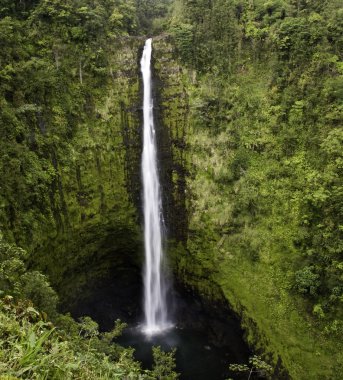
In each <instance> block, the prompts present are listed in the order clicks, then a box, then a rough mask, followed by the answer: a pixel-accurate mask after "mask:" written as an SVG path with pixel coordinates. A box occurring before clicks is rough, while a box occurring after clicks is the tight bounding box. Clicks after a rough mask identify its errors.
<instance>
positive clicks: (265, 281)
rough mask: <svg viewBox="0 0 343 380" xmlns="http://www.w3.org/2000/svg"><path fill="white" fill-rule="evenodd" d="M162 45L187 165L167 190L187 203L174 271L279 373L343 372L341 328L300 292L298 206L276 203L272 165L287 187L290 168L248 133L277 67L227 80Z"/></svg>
mask: <svg viewBox="0 0 343 380" xmlns="http://www.w3.org/2000/svg"><path fill="white" fill-rule="evenodd" d="M154 46H155V52H154V68H155V77H156V78H158V80H160V81H161V83H162V84H163V85H160V86H158V88H159V89H160V92H159V100H160V104H161V106H160V107H161V110H160V114H159V117H160V118H161V119H162V122H161V123H162V124H163V125H164V126H165V128H166V130H167V131H168V138H169V141H170V146H171V153H170V152H169V153H168V154H171V155H172V157H173V159H174V161H170V162H174V164H175V163H176V166H177V165H179V166H178V168H179V167H182V171H178V170H173V169H171V170H170V171H169V172H168V171H167V173H168V174H167V175H166V176H167V180H165V183H169V185H168V189H167V190H166V191H167V194H170V193H168V190H172V195H173V197H174V198H173V197H171V199H173V201H174V202H175V201H176V204H177V202H180V203H179V204H182V207H185V208H186V211H185V210H183V211H182V212H180V213H179V212H176V213H175V214H173V211H171V212H170V213H171V214H170V215H173V216H172V217H170V220H171V221H172V222H171V223H175V226H176V229H178V228H179V227H180V226H182V227H181V229H182V233H181V234H180V235H177V234H175V235H173V234H170V236H169V237H170V239H169V241H168V255H169V260H170V263H171V265H172V267H173V270H174V273H175V276H176V277H177V279H178V281H180V282H182V283H184V284H185V285H186V287H188V288H190V289H193V290H194V291H196V292H197V293H198V294H200V295H201V296H202V297H204V298H207V299H208V300H214V301H217V300H218V301H219V302H221V301H220V300H222V301H223V302H224V303H225V301H226V302H228V303H229V304H230V306H231V308H232V309H233V310H234V311H235V312H236V313H237V314H238V315H239V316H240V319H241V321H242V326H243V327H244V328H245V331H246V338H247V341H248V342H249V343H250V344H251V345H252V346H254V347H255V348H256V350H258V351H261V352H264V353H265V355H266V357H267V358H269V361H270V362H271V363H274V366H275V368H276V374H275V376H276V378H282V376H284V374H283V371H282V367H283V368H285V376H287V373H288V374H289V376H290V377H291V378H293V379H297V380H298V379H299V380H302V379H304V380H305V379H308V378H309V377H311V378H313V379H318V380H319V379H339V378H340V376H341V368H342V365H343V356H342V341H341V340H340V339H339V336H340V335H339V334H340V333H339V332H337V335H336V336H335V335H330V334H328V331H327V328H326V324H325V321H321V320H320V319H318V318H317V317H315V316H313V314H311V310H310V311H309V307H311V306H309V304H308V303H306V301H304V300H301V299H300V298H299V297H298V296H297V295H295V294H294V292H293V291H292V286H291V273H292V272H291V271H292V268H293V270H294V267H293V266H294V265H296V257H297V255H299V252H298V250H297V247H295V245H294V241H293V239H294V236H296V235H297V232H298V230H297V224H296V217H295V214H294V209H291V210H290V211H287V207H286V211H285V210H284V209H282V208H281V206H280V204H279V203H277V202H279V201H280V199H279V200H277V199H276V200H275V198H277V196H280V197H281V199H282V197H283V196H284V194H283V193H280V194H276V196H275V191H279V190H275V189H274V188H273V187H272V186H271V187H269V188H268V182H267V177H265V173H264V169H265V170H266V172H268V170H270V171H271V172H272V173H273V174H272V175H273V176H272V178H275V177H274V176H275V173H274V172H273V171H274V170H276V178H278V176H279V175H280V176H281V180H280V181H281V185H280V186H281V188H282V189H283V190H281V192H282V191H284V187H282V183H283V182H282V178H283V177H282V175H283V174H282V173H280V174H277V173H278V171H277V170H279V171H280V168H279V166H277V165H279V164H278V163H275V162H273V160H272V159H270V158H268V157H267V156H266V155H263V154H260V153H259V151H258V149H257V150H254V149H255V148H254V145H253V142H251V141H250V140H249V139H250V138H251V136H252V135H253V133H255V132H253V131H255V130H256V129H257V131H258V132H256V133H262V132H261V129H262V131H264V130H263V128H265V126H263V125H260V124H259V118H258V116H256V115H255V112H258V111H257V110H258V108H255V107H253V108H251V109H250V108H249V107H250V106H249V105H250V104H254V105H256V107H261V108H262V110H264V108H263V107H265V103H266V102H267V99H268V96H269V88H268V86H267V83H268V78H270V76H271V71H272V70H273V67H269V66H268V65H265V64H264V65H255V66H253V65H251V66H250V67H249V70H248V71H247V72H240V71H239V70H238V71H237V72H233V73H232V74H231V77H230V78H228V79H227V84H225V85H223V84H222V83H217V82H216V81H218V80H220V79H218V78H216V77H211V75H210V74H204V75H199V76H197V75H195V72H193V71H192V70H187V69H185V68H184V67H182V65H180V64H179V63H178V58H177V57H176V55H174V53H173V52H175V49H174V47H173V46H172V44H171V41H170V40H168V38H160V39H157V40H156V41H155V43H154ZM266 112H267V111H266ZM255 116H256V117H255ZM249 117H250V119H249ZM247 119H249V120H247ZM254 128H255V129H254ZM247 136H248V137H247ZM239 138H240V139H241V141H240V140H239ZM173 141H175V142H176V143H175V144H173ZM241 144H245V145H244V147H241ZM249 144H252V145H251V146H252V148H251V147H250V145H249ZM249 149H250V150H249ZM247 172H249V175H250V177H249V176H248V180H247V182H244V181H245V177H244V175H245V173H247ZM179 179H181V183H182V189H183V192H182V194H183V195H181V193H178V189H179V188H178V187H177V183H178V180H179ZM173 180H175V182H174V181H173ZM249 181H250V182H249ZM272 181H273V180H272ZM274 190H275V191H274ZM257 191H260V192H261V193H258V192H257ZM256 194H259V196H258V199H257V198H255V197H256ZM266 194H269V195H268V197H266ZM273 194H274V195H273ZM274 201H275V204H274V203H273V202H274ZM284 202H285V203H284V205H287V199H285V200H284ZM256 204H260V206H261V205H262V206H261V207H262V210H265V214H263V211H261V213H262V216H261V215H260V214H259V212H260V211H259V210H258V209H256ZM174 205H175V203H174ZM173 207H174V211H175V210H177V207H175V206H173ZM268 210H269V211H268ZM281 212H283V213H284V214H281ZM182 223H183V224H182ZM271 226H274V227H273V228H271ZM179 236H182V238H181V239H179V238H178V237H179ZM292 265H293V266H292ZM337 317H339V314H338V315H336V317H335V318H336V319H337ZM329 327H330V326H329Z"/></svg>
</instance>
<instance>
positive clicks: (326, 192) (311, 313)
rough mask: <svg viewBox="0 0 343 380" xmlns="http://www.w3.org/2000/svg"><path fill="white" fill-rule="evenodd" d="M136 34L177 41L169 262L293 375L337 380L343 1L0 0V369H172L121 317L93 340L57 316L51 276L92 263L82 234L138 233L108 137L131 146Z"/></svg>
mask: <svg viewBox="0 0 343 380" xmlns="http://www.w3.org/2000/svg"><path fill="white" fill-rule="evenodd" d="M145 34H149V35H150V34H152V35H155V34H163V35H164V34H167V35H169V36H170V37H171V41H172V44H173V46H174V52H173V53H174V56H175V59H177V60H179V62H180V64H181V66H182V70H181V69H180V70H179V69H178V74H179V75H181V74H180V73H182V75H183V83H182V85H183V86H184V88H185V89H186V91H187V99H186V98H183V97H182V98H181V97H179V100H180V99H181V101H184V102H186V101H187V102H189V110H190V112H189V114H188V115H187V117H188V121H187V123H188V126H187V127H188V130H187V133H186V135H187V136H186V144H185V146H184V148H185V155H186V157H187V162H188V163H187V168H186V169H187V170H186V171H187V173H188V177H187V191H186V194H187V197H188V198H187V207H188V210H187V212H188V215H189V218H188V219H189V220H188V223H189V231H187V233H186V234H185V235H187V234H188V239H187V241H186V242H183V245H182V246H181V245H179V246H177V248H176V251H177V252H176V253H174V252H172V255H173V257H174V256H175V259H174V258H173V260H174V261H175V263H176V264H175V268H174V269H175V272H176V273H177V275H178V276H179V278H180V280H181V281H182V280H183V281H185V282H188V283H189V284H190V285H191V286H193V287H194V288H197V289H200V291H201V292H203V293H204V294H206V293H207V294H213V293H212V291H213V289H210V290H209V289H208V287H209V286H211V285H208V284H211V283H213V282H215V283H216V285H219V287H220V288H221V289H222V291H223V293H224V295H225V296H226V297H227V299H228V300H229V302H230V303H231V305H232V307H233V308H234V310H235V311H237V313H239V314H240V315H241V316H242V318H243V319H242V321H243V325H244V327H245V328H246V329H247V335H248V336H247V338H248V340H249V342H251V343H252V344H254V345H255V346H256V347H257V348H260V349H261V352H268V353H270V355H269V357H268V356H266V358H268V359H269V363H271V364H273V365H275V364H276V363H278V362H279V363H280V362H282V365H283V366H284V368H285V369H286V370H287V372H288V373H289V375H290V377H291V378H292V379H300V380H301V379H308V378H310V379H330V380H331V379H340V378H341V373H342V367H343V357H342V352H343V348H342V341H343V339H342V337H343V332H342V330H343V322H342V321H343V310H342V301H343V261H342V249H343V243H342V241H343V240H342V230H343V226H342V220H343V217H342V211H343V187H342V178H343V149H342V148H343V144H342V143H343V129H342V112H343V104H342V100H343V77H342V74H343V63H342V54H343V8H342V4H341V1H339V0H325V1H319V0H268V1H265V0H175V1H168V0H165V1H158V0H126V1H125V0H73V1H71V0H31V1H30V0H21V1H12V0H0V46H1V49H0V137H1V138H0V152H1V158H0V168H1V183H0V229H1V232H2V233H3V236H4V237H3V238H2V240H1V242H0V290H1V294H0V296H1V300H0V350H1V354H0V378H1V375H7V376H9V378H11V379H12V378H13V379H15V378H29V379H32V378H37V379H45V378H48V379H50V378H57V379H68V378H73V379H74V378H77V379H96V378H102V379H107V378H108V379H115V378H118V379H122V378H125V377H126V378H138V377H139V376H142V378H147V379H149V378H159V379H164V378H165V379H173V378H176V376H177V375H176V374H175V372H174V371H173V370H174V365H173V360H172V357H171V356H170V355H169V356H168V354H163V353H161V352H160V351H159V350H158V349H156V350H155V352H154V355H155V359H156V365H155V367H154V369H153V370H152V371H145V372H144V371H143V370H141V368H140V366H139V364H138V363H137V362H135V361H134V360H133V357H132V352H131V351H130V350H124V349H122V348H120V347H119V346H117V345H116V344H111V345H110V344H109V343H110V342H111V341H112V340H113V339H114V338H115V337H116V336H117V334H119V332H120V330H121V328H122V325H121V324H120V323H119V322H118V323H117V325H116V327H115V329H114V330H113V331H112V332H109V333H105V334H103V333H100V332H99V331H98V328H97V326H96V324H95V322H93V321H91V320H90V319H88V318H85V319H83V320H81V321H79V322H75V321H73V320H72V318H71V317H70V316H66V315H62V314H60V313H59V312H58V296H57V294H56V291H55V290H54V289H53V288H52V286H51V285H50V284H49V281H51V282H52V283H53V285H54V286H55V285H56V284H58V285H60V284H59V279H58V278H59V277H66V276H65V272H63V270H62V269H61V268H62V267H64V266H65V262H63V260H62V259H61V255H65V257H66V258H67V259H66V260H67V261H70V262H72V263H73V264H72V265H76V266H77V265H78V258H79V256H77V255H78V254H79V253H77V250H78V249H79V250H80V251H82V252H83V253H82V254H81V257H82V255H83V260H84V261H85V262H88V261H87V260H88V256H87V255H88V254H89V256H91V254H92V251H91V249H92V248H90V250H89V251H87V250H86V249H84V247H83V246H82V245H81V246H82V248H79V245H80V244H82V243H81V242H82V241H85V242H87V243H88V242H89V241H91V240H90V238H89V236H90V235H87V233H89V232H88V231H93V230H95V232H94V231H93V232H92V234H93V235H92V237H93V238H94V236H102V235H104V234H105V233H106V232H107V231H108V230H113V229H117V230H120V231H121V233H122V235H130V236H134V234H135V233H137V231H136V230H137V229H138V228H136V227H137V226H134V224H135V223H136V219H135V218H136V211H135V210H134V207H133V204H132V203H134V202H132V200H131V198H130V197H131V196H132V195H131V194H127V193H130V191H128V188H129V185H128V182H129V179H128V174H127V172H128V171H129V169H128V168H127V167H126V166H125V165H126V164H125V163H124V161H125V160H126V161H127V160H128V162H130V159H131V158H130V157H131V156H130V155H129V153H127V151H126V153H124V152H123V151H122V150H120V149H121V148H118V150H116V149H114V148H113V146H117V145H118V146H119V145H120V146H122V145H124V144H127V146H131V145H134V139H135V138H136V137H135V135H133V136H131V135H129V134H127V131H126V130H125V128H124V129H123V128H122V126H121V124H123V125H125V127H126V126H130V125H131V126H134V125H135V124H134V121H133V119H134V116H132V115H133V112H134V111H132V110H131V109H132V108H135V107H136V106H135V105H132V102H133V101H135V102H136V100H137V97H139V85H138V84H137V81H136V82H135V81H134V80H133V79H132V78H133V77H136V76H138V74H137V72H136V71H135V69H133V71H132V70H131V68H132V67H134V66H135V65H136V66H138V57H136V54H137V52H138V49H137V48H136V46H131V45H130V44H138V45H142V44H143V40H144V39H140V37H139V36H142V35H145ZM137 36H138V37H137ZM168 38H169V37H168ZM132 41H136V42H132ZM138 45H137V46H138ZM157 64H158V63H156V65H157ZM160 65H162V66H163V65H165V66H168V65H171V63H170V62H169V61H168V59H167V60H165V61H163V63H162V64H161V63H160ZM130 70H131V71H130ZM166 91H172V90H170V88H168V89H166ZM176 97H177V96H175V94H173V96H170V99H169V100H168V101H169V102H170V103H172V102H176V100H174V98H176ZM185 99H186V100H185ZM173 104H174V103H173ZM175 104H176V103H175ZM187 107H188V105H187ZM171 108H173V107H171ZM174 108H175V107H174ZM124 114H128V115H129V116H127V117H126V116H124ZM175 115H176V111H175ZM175 115H174V116H175ZM169 117H170V118H173V114H171V115H169ZM169 121H170V120H169ZM166 124H168V123H166ZM119 126H120V127H119ZM136 143H137V141H136ZM130 144H131V145H130ZM105 157H109V158H108V161H106V158H105ZM128 157H129V158H128ZM113 220H114V222H113ZM100 222H101V223H102V224H101V227H98V226H99V225H100ZM80 226H86V227H87V229H86V228H84V229H83V227H82V228H81V227H80ZM128 226H129V227H128ZM135 228H136V230H135ZM69 230H75V231H83V235H82V234H80V235H79V240H77V239H75V240H72V239H70V238H68V237H66V236H67V235H64V234H67V232H68V231H69ZM84 231H86V232H84ZM104 231H105V232H104ZM134 231H136V232H134ZM89 234H90V233H89ZM56 237H61V240H58V239H56V240H54V241H56V243H55V245H56V246H58V247H59V248H58V249H57V250H56V247H54V246H53V248H54V249H55V251H56V252H57V256H53V255H52V252H51V255H50V251H49V249H47V248H44V247H45V244H46V240H48V238H49V239H50V240H53V239H55V238H56ZM85 237H86V238H85ZM63 239H64V240H69V241H71V242H70V243H68V244H69V245H68V246H67V248H66V246H62V245H61V244H60V241H62V240H63ZM115 239H117V240H120V238H118V236H115ZM115 239H114V240H115ZM64 240H63V241H64ZM117 240H116V241H117ZM112 242H113V240H111V244H112ZM106 244H107V243H106ZM19 246H21V247H24V248H25V249H26V250H25V251H24V250H22V249H21V248H18V247H19ZM99 246H101V247H102V248H103V246H104V244H103V242H101V245H100V243H99ZM130 247H131V248H130V249H134V248H135V247H136V245H135V242H134V238H132V241H130ZM50 248H51V247H50ZM94 249H96V248H94ZM52 250H53V249H51V251H52ZM26 251H27V252H28V253H26ZM33 252H35V253H36V252H39V253H40V254H41V258H40V263H43V264H40V265H39V268H38V269H40V270H41V271H38V270H36V269H37V268H35V265H34V263H32V255H31V254H32V253H33ZM42 252H43V253H44V254H42ZM56 257H57V259H56ZM48 262H50V264H49V265H50V266H49V265H48V264H47V263H48ZM54 263H56V266H60V268H59V269H56V271H55V272H54V273H51V272H49V270H50V269H49V270H47V272H49V273H48V274H49V276H50V277H49V278H48V277H47V276H46V274H47V273H44V274H43V273H42V270H43V269H45V268H47V267H49V268H51V266H52V265H53V264H54ZM32 267H33V268H32ZM82 281H84V282H85V281H86V280H85V279H84V278H83V279H82ZM61 286H62V285H61ZM71 287H74V288H75V289H76V288H77V287H76V284H70V288H71ZM59 290H60V289H59ZM69 290H70V289H69V288H68V289H67V290H65V293H68V292H69ZM5 378H6V377H4V379H5Z"/></svg>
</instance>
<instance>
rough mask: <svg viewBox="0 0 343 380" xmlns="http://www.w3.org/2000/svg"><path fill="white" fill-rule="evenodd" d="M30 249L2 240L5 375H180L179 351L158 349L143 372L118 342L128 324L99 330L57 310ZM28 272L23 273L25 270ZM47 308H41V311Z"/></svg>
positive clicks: (168, 379)
mask: <svg viewBox="0 0 343 380" xmlns="http://www.w3.org/2000/svg"><path fill="white" fill-rule="evenodd" d="M25 256H26V252H25V251H24V250H22V249H20V248H18V247H16V246H14V245H10V244H7V243H5V242H4V241H3V240H2V238H1V239H0V291H1V298H0V352H1V355H0V375H6V376H7V377H9V378H11V379H12V378H13V379H19V378H20V379H61V380H62V379H63V380H64V379H118V380H119V379H120V380H122V379H152V380H153V379H164V380H172V379H177V378H178V375H177V374H176V373H175V372H174V369H175V362H174V352H170V353H165V352H163V351H161V349H160V348H159V347H155V348H154V349H153V358H154V362H155V364H154V367H153V369H152V370H151V371H150V370H142V369H141V366H140V363H138V362H136V361H135V360H134V358H133V350H132V349H124V348H123V347H121V346H119V345H117V344H116V343H115V342H114V340H115V338H116V337H118V336H119V335H120V334H121V332H122V330H123V328H125V326H126V325H125V324H124V323H121V322H120V321H116V323H115V325H114V328H113V330H112V331H109V332H105V333H100V332H99V329H98V325H97V323H96V322H94V321H93V320H92V319H91V318H89V317H83V318H81V319H80V321H79V322H76V321H74V320H73V319H72V318H71V317H70V316H69V315H62V314H59V313H58V312H57V309H56V306H57V295H56V293H55V292H54V290H53V289H52V288H51V287H50V285H49V283H48V281H47V278H46V277H45V276H44V275H43V274H41V273H39V272H35V271H34V272H32V271H29V270H27V268H26V267H25V264H24V262H23V259H24V258H25ZM23 273H24V274H23ZM40 310H42V311H40Z"/></svg>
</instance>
